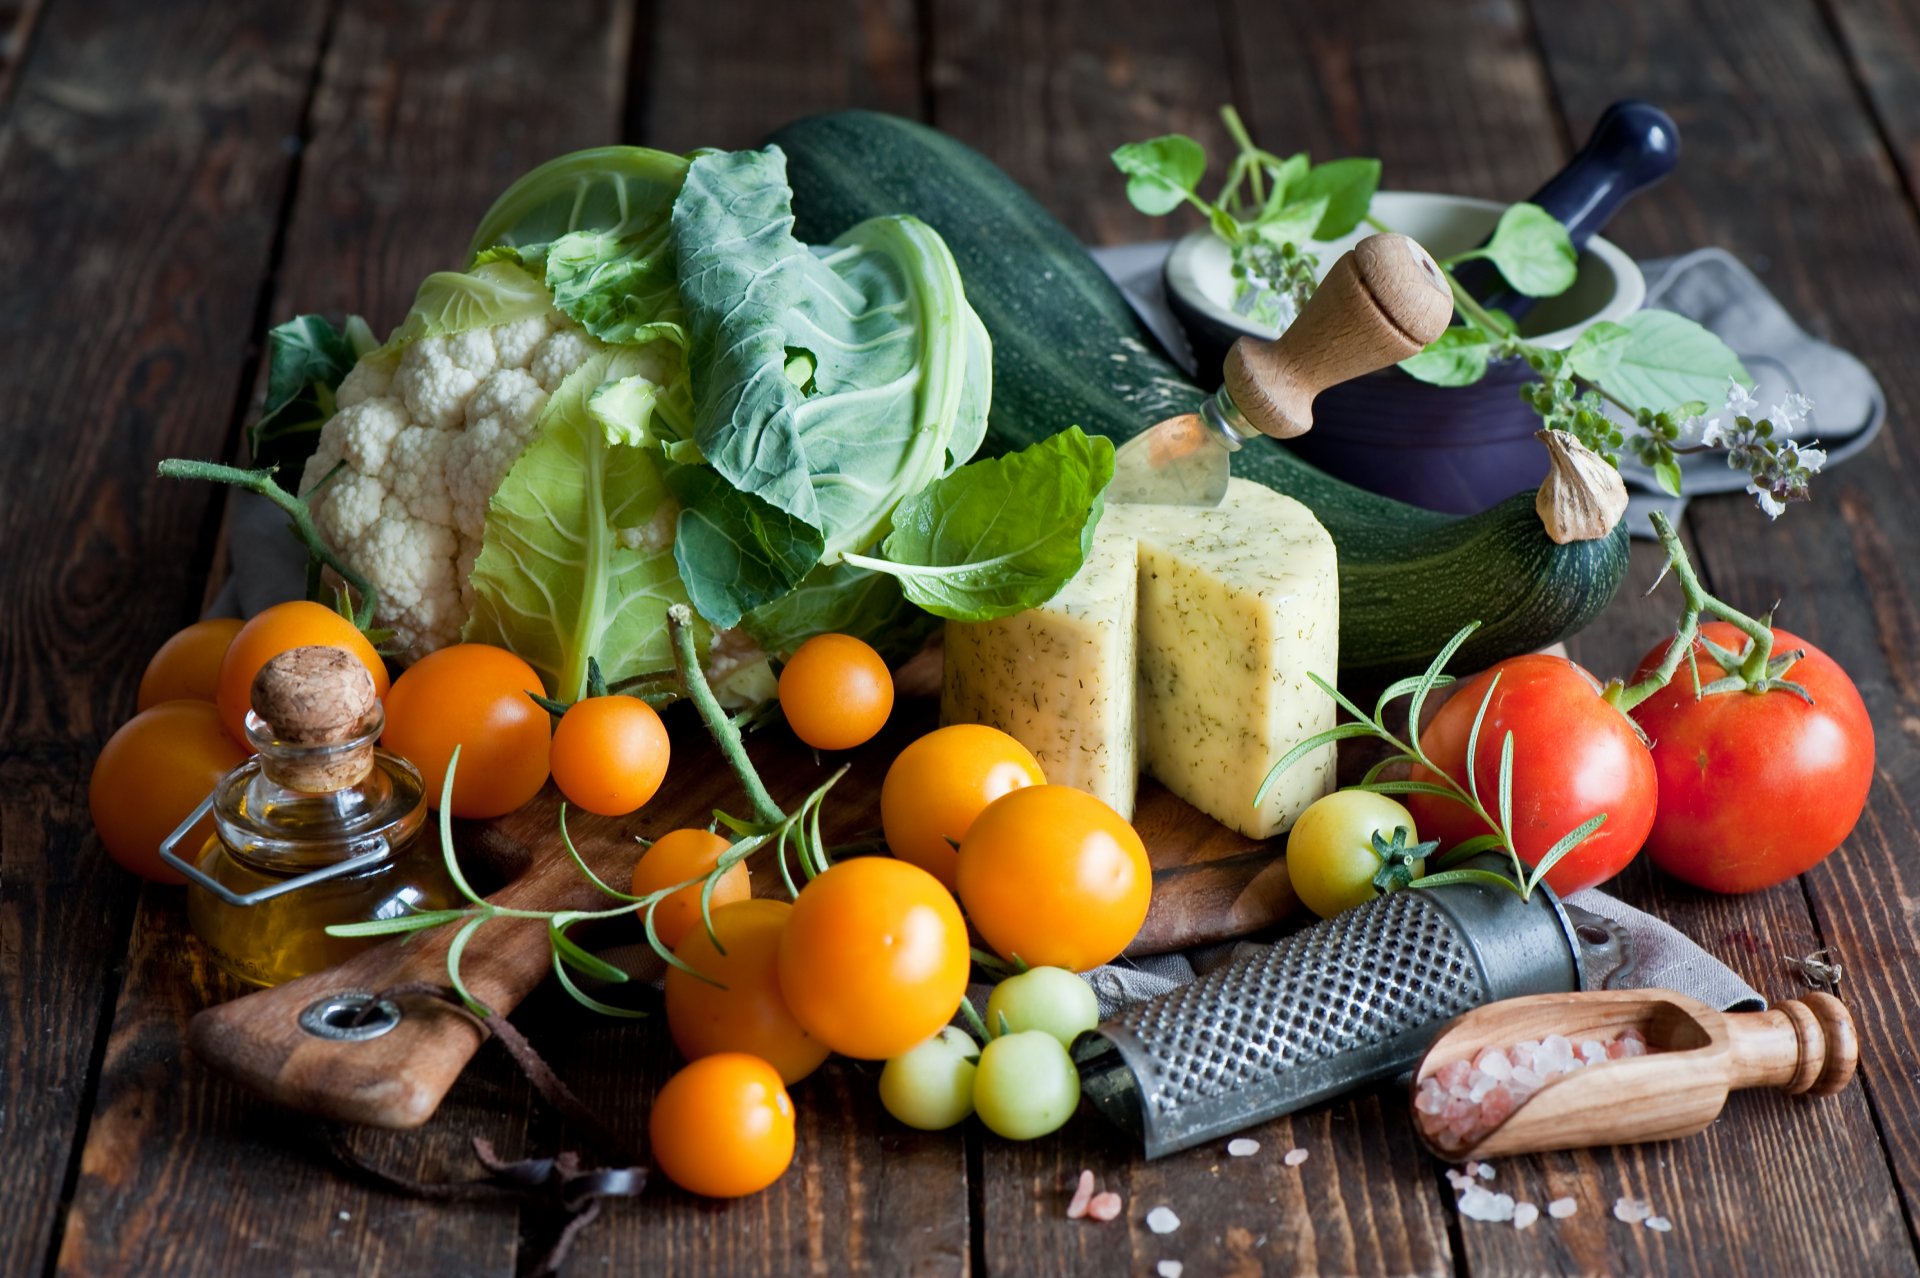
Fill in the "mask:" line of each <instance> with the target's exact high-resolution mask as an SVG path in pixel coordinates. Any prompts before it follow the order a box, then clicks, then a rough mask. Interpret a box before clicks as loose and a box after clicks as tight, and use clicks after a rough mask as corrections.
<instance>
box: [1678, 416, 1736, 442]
mask: <svg viewBox="0 0 1920 1278" xmlns="http://www.w3.org/2000/svg"><path fill="white" fill-rule="evenodd" d="M1696 425H1697V426H1698V427H1699V429H1700V442H1701V443H1702V444H1703V445H1705V446H1706V447H1708V448H1730V447H1732V445H1733V434H1732V432H1731V431H1729V430H1728V429H1727V428H1726V427H1725V426H1723V425H1721V424H1720V419H1719V418H1718V417H1691V418H1688V419H1687V424H1686V427H1685V429H1686V430H1687V431H1689V432H1691V431H1692V430H1693V429H1694V427H1695V426H1696ZM1675 443H1677V444H1684V443H1685V440H1684V439H1681V440H1676V441H1675Z"/></svg>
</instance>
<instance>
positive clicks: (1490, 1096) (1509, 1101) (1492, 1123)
mask: <svg viewBox="0 0 1920 1278" xmlns="http://www.w3.org/2000/svg"><path fill="white" fill-rule="evenodd" d="M1517 1103H1518V1102H1516V1101H1515V1100H1514V1099H1513V1093H1512V1092H1509V1091H1508V1090H1507V1089H1506V1088H1504V1087H1496V1088H1494V1089H1493V1090H1492V1091H1490V1092H1488V1093H1487V1094H1486V1097H1485V1099H1483V1100H1482V1101H1481V1102H1480V1121H1481V1122H1482V1123H1483V1124H1485V1125H1486V1126H1487V1127H1489V1128H1493V1127H1498V1126H1499V1125H1500V1124H1502V1123H1504V1122H1506V1121H1507V1117H1508V1115H1510V1114H1512V1113H1513V1110H1514V1106H1515V1105H1516V1104H1517Z"/></svg>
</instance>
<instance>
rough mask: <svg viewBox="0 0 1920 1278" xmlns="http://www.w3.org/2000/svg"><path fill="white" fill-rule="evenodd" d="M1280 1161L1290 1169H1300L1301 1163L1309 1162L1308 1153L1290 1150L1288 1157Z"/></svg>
mask: <svg viewBox="0 0 1920 1278" xmlns="http://www.w3.org/2000/svg"><path fill="white" fill-rule="evenodd" d="M1280 1161H1281V1162H1283V1163H1285V1164H1286V1165H1287V1166H1289V1167H1298V1166H1299V1165H1300V1164H1301V1163H1304V1162H1306V1161H1307V1151H1306V1150H1304V1149H1289V1150H1288V1151H1287V1156H1286V1157H1285V1158H1283V1159H1281V1160H1280Z"/></svg>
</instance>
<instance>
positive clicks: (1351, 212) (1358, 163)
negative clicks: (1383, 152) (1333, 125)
mask: <svg viewBox="0 0 1920 1278" xmlns="http://www.w3.org/2000/svg"><path fill="white" fill-rule="evenodd" d="M1379 186H1380V161H1378V160H1365V159H1360V158H1358V157H1354V158H1350V159H1345V160H1329V161H1327V162H1326V163H1325V164H1316V165H1314V166H1313V167H1312V168H1311V169H1309V170H1308V171H1307V175H1306V176H1305V177H1304V178H1301V179H1300V181H1299V182H1298V183H1297V184H1295V185H1294V186H1292V187H1290V188H1289V189H1288V191H1287V198H1288V200H1289V202H1295V203H1297V202H1300V201H1305V200H1312V199H1316V198H1318V197H1321V196H1324V197H1326V200H1327V211H1326V212H1325V213H1324V214H1323V215H1322V216H1321V218H1320V223H1319V225H1318V226H1317V227H1316V228H1315V229H1314V232H1313V238H1314V239H1316V240H1337V239H1339V238H1340V237H1341V236H1342V235H1345V234H1346V233H1347V232H1348V231H1351V230H1352V229H1353V228H1354V227H1356V226H1358V225H1360V220H1361V219H1362V218H1364V217H1366V215H1367V210H1368V209H1369V208H1371V207H1372V205H1373V193H1374V191H1376V190H1377V189H1379Z"/></svg>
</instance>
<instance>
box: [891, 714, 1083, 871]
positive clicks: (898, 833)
mask: <svg viewBox="0 0 1920 1278" xmlns="http://www.w3.org/2000/svg"><path fill="white" fill-rule="evenodd" d="M1046 780H1047V779H1046V777H1044V776H1043V775H1041V772H1040V761H1039V760H1038V759H1035V758H1034V757H1033V752H1032V751H1030V750H1028V749H1027V748H1026V747H1025V746H1023V745H1021V744H1020V743H1019V742H1018V741H1015V740H1014V739H1013V738H1012V737H1010V736H1008V735H1007V734H1006V733H1004V732H1002V731H1000V730H999V729H998V728H989V727H987V726H985V725H984V724H978V723H956V724H954V725H953V726H951V727H947V728H941V729H939V730H938V731H936V732H929V733H928V734H927V735H926V736H924V737H921V738H920V739H919V740H918V741H915V742H914V743H913V744H912V745H909V746H908V747H907V748H906V749H904V750H902V751H901V752H900V755H899V757H898V758H896V759H895V760H894V761H893V766H892V767H890V768H888V769H887V779H886V781H885V783H884V784H882V785H881V787H880V825H881V827H882V828H883V829H884V830H885V831H886V834H887V846H888V847H890V848H892V849H893V854H894V855H895V856H897V857H899V858H900V859H901V860H902V861H910V862H912V863H913V864H914V865H917V866H919V867H920V868H921V869H923V870H925V871H926V872H927V873H929V874H931V875H933V877H934V878H936V879H939V880H940V881H941V882H942V883H944V884H946V885H947V887H948V888H949V889H951V888H952V887H953V872H954V866H955V864H956V863H957V862H958V860H959V855H960V854H959V853H958V852H956V851H955V850H954V844H953V843H949V842H948V840H949V839H951V840H953V841H954V843H957V842H959V841H960V840H961V839H963V838H965V837H966V834H967V830H968V829H969V828H971V827H972V825H973V819H974V818H975V817H977V816H979V815H980V813H981V811H982V810H983V809H985V807H986V806H987V805H988V804H989V803H992V802H993V801H994V800H995V799H997V798H999V797H1000V796H1001V795H1003V794H1005V793H1007V792H1008V791H1009V790H1017V789H1020V788H1021V787H1022V786H1029V785H1044V784H1045V783H1046Z"/></svg>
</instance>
